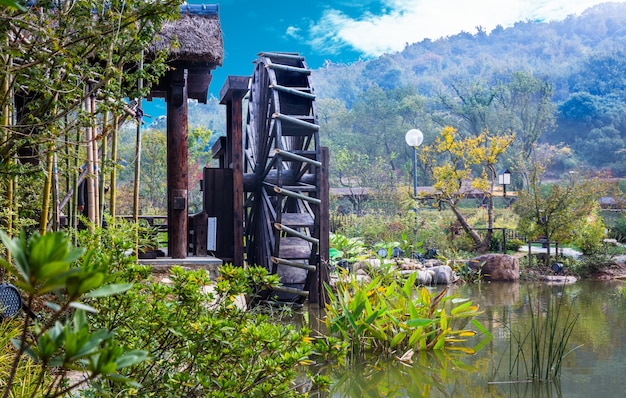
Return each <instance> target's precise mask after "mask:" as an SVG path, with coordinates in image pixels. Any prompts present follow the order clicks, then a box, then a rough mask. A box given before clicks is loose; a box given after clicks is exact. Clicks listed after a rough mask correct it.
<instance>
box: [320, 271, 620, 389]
mask: <svg viewBox="0 0 626 398" xmlns="http://www.w3.org/2000/svg"><path fill="white" fill-rule="evenodd" d="M623 286H624V283H623V282H614V281H612V282H600V281H580V282H577V283H575V284H572V285H565V286H563V285H552V286H549V285H545V284H534V283H491V284H487V283H482V284H467V285H460V286H454V287H452V288H451V292H452V293H453V294H457V295H459V296H460V297H467V298H470V299H471V300H472V301H473V302H474V303H477V304H479V305H480V307H481V309H482V310H483V311H484V312H483V314H482V315H481V316H480V318H479V320H480V322H481V323H482V324H483V325H484V326H485V327H486V328H487V329H488V330H489V331H490V332H491V333H492V335H493V339H492V340H491V341H490V342H489V343H487V344H486V345H485V346H484V347H483V348H482V349H481V350H480V351H479V352H478V353H476V354H475V355H459V354H455V355H452V354H451V353H448V352H435V353H432V352H431V353H421V354H419V355H416V356H415V362H414V363H413V365H412V366H411V367H408V366H406V365H403V364H401V363H400V362H398V361H395V360H388V359H385V358H372V359H370V360H368V361H367V363H364V364H360V365H358V366H355V367H354V368H353V369H345V368H341V369H332V370H328V371H327V372H328V374H329V375H330V376H331V377H332V380H333V386H332V388H331V391H329V392H322V393H314V394H312V396H319V397H355V398H356V397H359V398H361V397H494V398H495V397H567V398H576V397H603V398H604V397H624V396H626V392H625V391H624V386H625V384H626V296H622V295H621V294H620V288H621V287H623ZM550 301H552V302H557V303H560V304H561V307H560V311H561V315H560V319H562V320H563V321H564V320H565V315H566V314H567V313H568V312H569V311H571V314H572V315H577V316H578V320H577V322H576V324H575V327H574V329H573V332H572V334H571V337H570V339H569V342H568V350H572V351H571V352H570V353H569V354H568V355H567V356H566V357H565V359H564V361H563V363H562V372H561V376H560V378H558V379H557V380H553V381H548V382H528V381H527V379H528V378H527V377H526V375H527V374H528V373H527V372H526V371H525V370H524V369H519V368H516V369H513V372H512V374H511V366H510V364H511V363H512V360H511V359H510V358H511V355H509V354H510V353H511V352H513V351H514V352H516V351H517V345H516V343H514V341H515V336H520V335H522V334H523V331H524V330H528V329H529V327H530V323H531V321H530V319H531V318H530V314H531V308H534V309H536V308H541V311H542V312H544V313H545V311H546V310H547V307H548V305H549V302H550ZM512 334H513V336H514V337H513V339H512ZM476 342H478V340H476ZM512 342H513V344H512ZM511 347H513V350H511Z"/></svg>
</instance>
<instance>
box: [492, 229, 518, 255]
mask: <svg viewBox="0 0 626 398" xmlns="http://www.w3.org/2000/svg"><path fill="white" fill-rule="evenodd" d="M522 246H524V242H523V241H522V240H520V239H517V238H513V239H507V240H506V251H507V252H509V251H512V252H516V251H518V250H519V248H520V247H522ZM501 247H502V234H501V233H494V234H493V236H492V237H491V246H490V248H489V250H490V251H492V252H497V251H500V248H501Z"/></svg>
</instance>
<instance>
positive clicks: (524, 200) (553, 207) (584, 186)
mask: <svg viewBox="0 0 626 398" xmlns="http://www.w3.org/2000/svg"><path fill="white" fill-rule="evenodd" d="M536 167H537V168H535V169H534V170H533V171H532V173H531V178H530V184H529V186H528V189H527V190H523V191H519V192H518V199H517V201H516V202H515V206H514V210H515V212H516V213H517V214H518V215H519V217H520V222H519V228H520V231H521V232H522V233H523V234H524V235H525V236H528V237H530V238H531V239H537V238H538V237H540V236H543V237H545V238H547V239H548V240H550V241H559V242H563V243H565V242H572V241H574V240H575V238H576V233H577V230H578V229H580V228H582V227H584V226H585V223H586V222H587V221H586V220H587V218H588V217H589V215H590V214H596V211H597V208H598V202H597V200H598V199H599V198H600V196H601V195H602V183H601V182H600V181H599V180H597V179H580V178H569V179H566V180H560V181H558V182H556V183H553V184H550V185H546V184H541V182H540V179H539V177H540V175H541V172H542V167H543V166H541V165H536ZM597 222H600V221H597ZM598 225H599V224H598ZM602 229H604V228H602ZM594 231H595V230H594ZM593 236H594V239H595V237H597V235H595V233H594V234H593Z"/></svg>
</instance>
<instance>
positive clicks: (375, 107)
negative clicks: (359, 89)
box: [351, 86, 424, 172]
mask: <svg viewBox="0 0 626 398" xmlns="http://www.w3.org/2000/svg"><path fill="white" fill-rule="evenodd" d="M423 108H424V104H423V99H422V98H421V97H420V96H419V95H418V94H417V91H416V89H415V88H414V87H411V86H404V87H401V88H396V89H393V90H387V91H385V90H383V89H381V88H380V87H378V86H372V87H370V88H369V89H368V90H367V91H366V92H365V93H364V95H363V96H362V97H361V98H360V99H359V101H358V102H357V103H356V104H355V105H354V107H353V108H352V110H351V114H352V121H353V124H352V130H353V131H354V132H355V134H356V140H354V141H353V142H352V144H353V145H352V147H353V148H351V150H355V151H360V152H363V153H365V154H367V155H368V156H369V158H370V159H375V158H378V157H382V158H384V159H387V161H388V162H389V165H390V166H391V169H392V170H393V171H394V172H395V171H397V170H398V169H399V167H398V164H399V163H402V160H403V159H398V160H396V159H397V156H396V154H397V153H398V149H399V148H402V149H404V147H405V146H406V145H404V135H405V134H406V132H407V131H408V130H409V129H411V128H415V126H416V125H417V124H418V122H420V121H422V120H423Z"/></svg>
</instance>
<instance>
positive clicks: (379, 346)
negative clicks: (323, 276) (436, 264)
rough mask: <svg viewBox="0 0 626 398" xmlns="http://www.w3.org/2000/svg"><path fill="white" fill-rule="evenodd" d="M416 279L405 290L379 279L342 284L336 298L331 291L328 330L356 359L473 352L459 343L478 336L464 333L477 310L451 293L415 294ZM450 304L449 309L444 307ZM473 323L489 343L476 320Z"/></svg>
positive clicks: (327, 318)
mask: <svg viewBox="0 0 626 398" xmlns="http://www.w3.org/2000/svg"><path fill="white" fill-rule="evenodd" d="M416 277H417V274H415V273H414V274H412V275H411V276H410V277H409V278H407V279H406V280H405V281H404V283H403V284H401V285H398V284H397V282H392V283H391V284H390V285H384V284H382V283H381V281H382V279H381V278H380V277H376V278H374V279H373V280H372V281H371V282H370V283H368V284H361V283H360V282H358V281H357V280H356V278H354V277H353V278H349V279H347V280H344V281H340V282H338V283H337V292H336V294H335V293H334V292H333V291H332V289H330V288H328V289H327V290H328V295H329V300H330V301H329V304H328V305H327V306H326V326H327V329H328V331H329V332H330V333H331V334H332V335H337V336H340V337H342V338H343V340H344V341H346V342H347V343H348V344H350V347H351V351H352V354H353V357H359V356H360V355H362V354H364V353H366V352H377V353H386V354H391V353H392V352H409V353H410V352H413V351H417V350H429V349H435V350H438V349H442V348H443V347H444V346H445V347H446V348H447V349H449V350H461V351H463V352H467V353H472V352H474V349H472V348H470V347H466V346H463V345H460V344H459V343H463V342H465V341H466V338H467V337H470V336H474V335H475V334H476V333H475V332H474V331H472V330H468V329H465V325H466V324H467V320H468V319H471V318H474V317H475V316H476V315H477V314H479V310H478V306H476V305H472V303H471V302H470V301H467V300H462V299H459V298H457V297H455V296H447V295H446V294H447V289H444V290H443V291H442V292H440V293H439V294H438V295H436V296H434V297H433V296H432V295H431V294H430V293H429V291H428V290H427V289H425V288H421V289H420V290H419V291H417V292H416V291H415V280H416ZM446 303H448V304H451V306H449V307H447V308H446V305H445V304H446ZM471 323H472V325H473V326H474V327H475V328H476V329H478V330H479V331H480V332H481V333H483V334H485V335H486V336H487V338H490V334H489V332H488V331H487V330H486V329H485V328H484V327H483V326H482V325H481V324H480V323H479V322H478V321H477V320H476V319H472V320H471ZM409 356H410V354H409Z"/></svg>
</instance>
